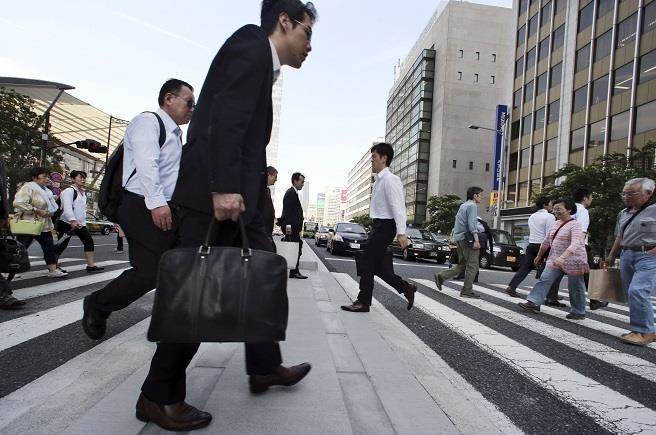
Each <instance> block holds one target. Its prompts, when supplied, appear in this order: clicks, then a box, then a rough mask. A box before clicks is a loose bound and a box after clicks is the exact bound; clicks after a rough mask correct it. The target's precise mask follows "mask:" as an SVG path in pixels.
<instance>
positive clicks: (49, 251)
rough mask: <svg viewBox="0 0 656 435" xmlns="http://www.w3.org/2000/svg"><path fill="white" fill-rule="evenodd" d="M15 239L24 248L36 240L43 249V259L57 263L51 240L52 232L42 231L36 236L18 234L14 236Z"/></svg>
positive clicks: (49, 262)
mask: <svg viewBox="0 0 656 435" xmlns="http://www.w3.org/2000/svg"><path fill="white" fill-rule="evenodd" d="M16 240H18V241H19V242H21V244H22V245H23V246H25V249H29V247H30V245H31V244H32V242H33V241H34V240H36V241H37V242H38V243H39V245H41V250H42V251H43V259H44V260H45V261H46V264H57V255H56V254H55V244H54V242H53V240H52V233H51V232H50V231H44V232H42V233H41V234H39V235H38V236H30V235H27V234H20V235H17V236H16Z"/></svg>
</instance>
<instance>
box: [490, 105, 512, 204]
mask: <svg viewBox="0 0 656 435" xmlns="http://www.w3.org/2000/svg"><path fill="white" fill-rule="evenodd" d="M507 115H508V106H506V105H505V104H498V105H497V118H496V125H495V128H496V130H497V131H496V133H495V134H494V162H493V164H494V172H493V175H492V189H491V194H490V212H491V213H492V215H496V213H497V210H498V201H499V188H500V187H501V177H502V176H503V174H502V170H503V168H501V153H502V152H503V133H504V131H503V130H504V124H505V121H506V116H507Z"/></svg>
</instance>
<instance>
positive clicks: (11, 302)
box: [0, 296, 25, 310]
mask: <svg viewBox="0 0 656 435" xmlns="http://www.w3.org/2000/svg"><path fill="white" fill-rule="evenodd" d="M24 305H25V301H21V300H19V299H16V298H15V297H13V296H8V297H7V298H5V299H4V300H3V301H2V302H0V310H18V309H20V308H22V307H23V306H24Z"/></svg>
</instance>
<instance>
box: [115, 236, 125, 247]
mask: <svg viewBox="0 0 656 435" xmlns="http://www.w3.org/2000/svg"><path fill="white" fill-rule="evenodd" d="M116 250H117V251H122V250H123V237H121V236H120V235H118V234H117V235H116Z"/></svg>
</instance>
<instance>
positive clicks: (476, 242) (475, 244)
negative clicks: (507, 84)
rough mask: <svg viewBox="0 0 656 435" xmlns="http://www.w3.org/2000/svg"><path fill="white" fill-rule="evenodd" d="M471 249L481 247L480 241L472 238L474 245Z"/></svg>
mask: <svg viewBox="0 0 656 435" xmlns="http://www.w3.org/2000/svg"><path fill="white" fill-rule="evenodd" d="M472 248H473V249H481V242H479V241H478V240H474V246H472Z"/></svg>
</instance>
